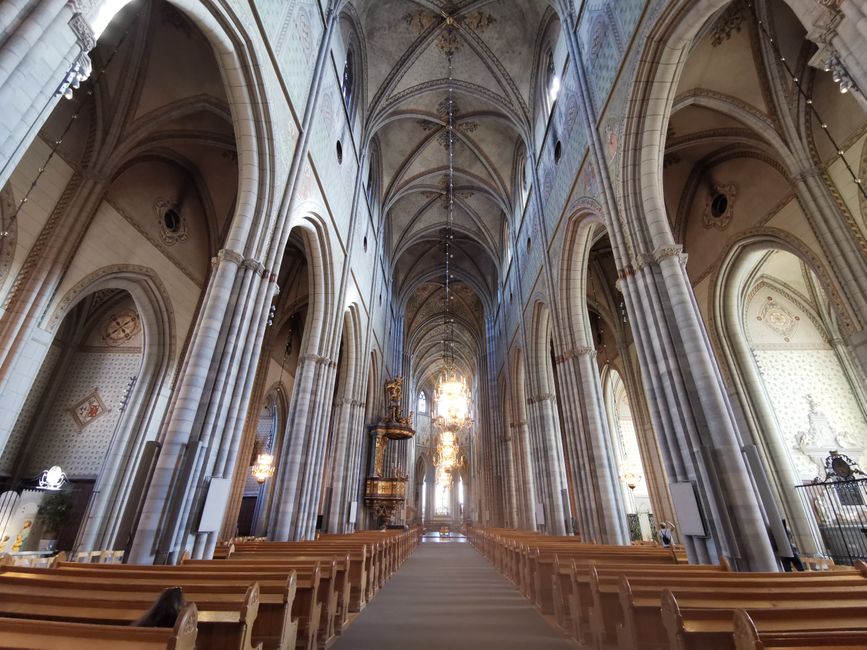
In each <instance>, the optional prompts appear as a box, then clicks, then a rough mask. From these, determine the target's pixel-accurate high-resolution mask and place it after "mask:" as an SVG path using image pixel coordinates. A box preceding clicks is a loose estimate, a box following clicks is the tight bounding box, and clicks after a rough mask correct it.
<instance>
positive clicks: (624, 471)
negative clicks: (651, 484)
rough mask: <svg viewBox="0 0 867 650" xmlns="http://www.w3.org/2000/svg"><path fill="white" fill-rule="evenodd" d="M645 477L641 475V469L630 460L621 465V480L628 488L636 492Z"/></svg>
mask: <svg viewBox="0 0 867 650" xmlns="http://www.w3.org/2000/svg"><path fill="white" fill-rule="evenodd" d="M643 479H644V477H643V476H642V475H641V467H639V465H638V464H637V463H635V462H633V461H631V460H629V459H626V460H624V461H623V462H622V463H621V464H620V480H621V481H623V482H624V483H626V487H628V488H629V489H630V490H633V491H634V490H635V488H636V487H638V484H639V483H641V481H642V480H643Z"/></svg>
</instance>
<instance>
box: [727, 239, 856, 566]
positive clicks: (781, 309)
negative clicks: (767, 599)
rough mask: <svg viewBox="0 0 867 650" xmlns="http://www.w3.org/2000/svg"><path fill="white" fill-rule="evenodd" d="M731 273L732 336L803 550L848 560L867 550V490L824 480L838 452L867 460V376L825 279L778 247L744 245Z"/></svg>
mask: <svg viewBox="0 0 867 650" xmlns="http://www.w3.org/2000/svg"><path fill="white" fill-rule="evenodd" d="M724 279H725V284H724V285H723V286H722V287H721V291H722V293H721V296H720V297H721V300H722V301H723V302H724V304H725V305H726V308H725V312H724V322H723V324H722V327H721V329H722V332H723V336H724V342H725V344H726V348H727V350H728V351H729V352H730V354H731V355H732V359H733V367H734V370H735V377H734V379H735V381H736V384H737V385H738V386H739V390H740V393H741V398H742V399H741V401H742V404H743V406H744V409H745V412H746V414H747V420H748V422H750V423H751V424H752V427H751V428H752V431H753V436H754V438H755V441H756V444H757V446H758V448H759V450H760V451H761V455H762V459H763V461H764V462H763V465H764V470H765V473H766V475H767V477H768V479H769V483H770V485H771V486H773V489H774V490H775V492H776V494H775V501H776V502H777V503H778V504H779V507H780V515H781V516H782V517H783V518H784V519H785V520H786V527H788V528H789V529H790V530H791V531H792V532H793V533H794V535H795V537H796V543H797V545H798V546H799V547H800V548H801V549H802V551H803V552H806V553H809V554H813V553H819V554H822V555H828V556H831V557H832V558H834V559H835V561H838V562H844V563H851V561H852V558H853V557H859V556H867V544H862V543H860V542H861V537H863V535H861V534H860V528H861V526H862V522H863V521H867V500H865V498H864V497H865V494H867V492H864V490H863V489H862V488H861V487H860V485H855V488H857V489H854V488H853V491H852V494H851V495H848V496H841V493H840V491H839V490H838V489H837V488H836V487H835V486H831V487H829V488H828V489H824V488H820V487H819V486H816V485H814V483H816V482H819V483H823V482H824V481H825V480H826V478H827V472H828V468H827V467H826V460H827V459H828V458H829V456H830V455H831V454H832V453H839V454H842V455H843V456H845V457H848V458H850V459H851V460H852V461H854V462H855V463H861V462H863V461H867V391H865V385H867V381H865V378H864V375H863V373H862V372H861V369H860V366H859V365H858V364H857V363H856V362H855V359H854V356H853V354H852V351H851V349H850V348H849V347H848V345H847V344H846V343H845V341H844V339H843V338H842V337H841V335H840V331H839V328H838V323H837V315H836V313H835V310H834V307H833V306H832V304H831V302H830V301H829V299H828V296H827V294H826V292H825V289H824V287H823V283H822V282H821V281H820V279H819V277H818V276H817V275H816V273H815V272H814V271H813V270H812V268H811V267H810V266H809V265H808V264H806V263H805V262H804V261H803V260H802V259H801V258H800V257H798V256H797V255H795V254H794V253H792V252H789V251H788V250H783V249H781V248H777V247H774V246H773V245H772V244H771V243H757V244H755V245H752V246H745V247H743V249H742V250H740V251H738V253H737V254H735V255H733V261H732V265H731V267H730V269H729V272H728V274H726V275H725V276H724ZM803 485H810V488H809V489H807V488H799V487H797V486H803ZM853 485H854V484H853ZM856 497H857V498H856ZM849 529H851V530H852V531H855V532H857V533H859V534H846V531H848V530H849ZM855 529H857V531H856V530H855ZM841 531H842V532H841Z"/></svg>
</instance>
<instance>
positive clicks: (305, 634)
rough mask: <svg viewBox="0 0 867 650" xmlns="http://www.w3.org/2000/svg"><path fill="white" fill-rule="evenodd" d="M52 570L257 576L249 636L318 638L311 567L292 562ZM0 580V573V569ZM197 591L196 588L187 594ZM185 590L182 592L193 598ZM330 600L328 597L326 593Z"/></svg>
mask: <svg viewBox="0 0 867 650" xmlns="http://www.w3.org/2000/svg"><path fill="white" fill-rule="evenodd" d="M57 571H59V572H61V573H62V574H63V575H64V576H68V577H73V576H75V577H86V578H89V579H90V578H96V579H100V578H108V579H110V580H116V579H121V580H125V581H136V582H139V583H141V582H142V581H145V582H147V583H148V584H153V582H154V581H157V582H161V583H163V584H175V583H177V584H184V583H186V584H187V585H188V587H189V586H190V585H192V584H201V583H208V584H217V585H220V584H222V585H228V584H231V585H234V586H238V585H244V584H250V583H253V582H257V584H258V585H259V591H260V603H259V615H258V617H257V618H256V621H255V623H254V626H253V642H254V643H262V644H263V645H264V648H265V649H266V650H268V649H270V648H294V647H295V646H296V644H297V643H298V642H299V640H300V642H301V643H302V647H315V646H316V644H317V643H318V644H321V643H324V639H327V638H329V637H330V635H326V636H323V634H324V632H323V630H322V627H323V625H322V623H323V620H322V619H323V616H322V608H321V607H320V608H319V611H318V613H317V611H316V607H315V605H313V606H311V604H312V603H315V602H317V601H320V596H319V594H320V593H321V592H322V589H321V588H320V584H319V580H318V579H317V577H316V575H315V571H314V570H313V567H307V568H306V569H305V570H296V569H295V568H294V567H279V568H275V567H270V568H263V569H262V570H257V569H240V568H238V569H236V570H233V569H232V568H230V567H224V566H223V564H222V562H214V561H205V563H204V564H203V565H201V567H200V568H196V569H191V568H190V567H187V566H186V565H181V566H140V565H130V564H126V565H107V566H102V565H100V566H93V565H90V566H89V565H81V564H75V563H61V564H60V565H59V566H58V569H57ZM0 580H2V574H0ZM192 595H197V594H192ZM192 595H191V596H188V597H189V598H190V599H191V600H193V598H192ZM332 600H334V599H333V598H332ZM311 620H313V621H315V625H316V626H317V627H318V628H319V629H318V631H317V632H316V635H315V637H314V638H311V631H310V630H309V629H308V622H309V621H311Z"/></svg>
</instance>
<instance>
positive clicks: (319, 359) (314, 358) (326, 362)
mask: <svg viewBox="0 0 867 650" xmlns="http://www.w3.org/2000/svg"><path fill="white" fill-rule="evenodd" d="M298 362H299V363H315V364H317V365H321V366H327V367H329V368H336V367H337V362H336V361H334V359H329V358H328V357H323V356H322V355H319V354H313V353H310V354H305V355H302V356H301V357H299V358H298Z"/></svg>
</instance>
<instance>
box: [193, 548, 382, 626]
mask: <svg viewBox="0 0 867 650" xmlns="http://www.w3.org/2000/svg"><path fill="white" fill-rule="evenodd" d="M335 557H338V558H348V562H349V568H348V575H347V578H346V580H347V582H348V583H349V596H348V598H347V600H348V605H347V609H348V612H360V611H361V610H362V609H364V607H365V605H366V604H367V601H368V600H369V590H368V582H369V581H368V574H367V570H368V568H367V567H368V566H369V562H368V555H367V547H366V546H362V547H360V548H355V549H346V548H343V549H322V548H296V549H279V548H273V549H262V550H259V551H236V552H234V553H232V555H230V556H228V558H226V559H227V560H231V561H233V562H238V563H248V564H251V565H255V564H261V565H267V564H271V563H280V562H291V561H293V560H294V559H295V558H303V559H304V560H308V559H320V560H322V561H331V559H333V558H335ZM207 561H208V560H187V561H185V564H186V563H193V564H194V563H196V562H207ZM220 561H221V562H224V561H226V560H220ZM338 564H340V562H338ZM343 618H344V619H348V613H347V615H346V616H344V617H343Z"/></svg>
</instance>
